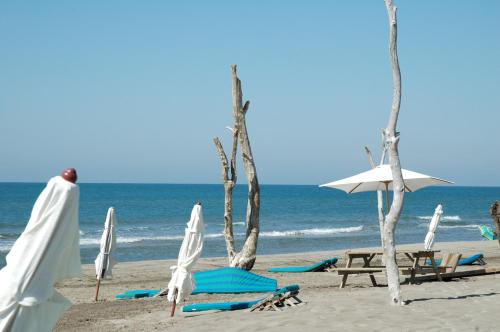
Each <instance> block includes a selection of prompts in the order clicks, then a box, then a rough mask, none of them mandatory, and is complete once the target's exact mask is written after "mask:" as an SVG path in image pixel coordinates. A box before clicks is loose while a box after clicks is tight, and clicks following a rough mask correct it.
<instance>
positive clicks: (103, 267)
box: [95, 207, 116, 301]
mask: <svg viewBox="0 0 500 332" xmlns="http://www.w3.org/2000/svg"><path fill="white" fill-rule="evenodd" d="M115 231H116V217H115V209H114V208H112V207H110V208H109V209H108V214H107V215H106V221H105V222H104V232H103V233H102V237H101V249H100V251H99V254H98V255H97V258H96V259H95V275H96V278H97V287H96V292H95V300H96V301H97V297H98V296H99V286H100V284H101V279H104V278H108V277H109V278H110V277H111V276H112V268H113V265H115V260H114V259H113V256H112V254H113V251H114V250H115V247H116V235H115Z"/></svg>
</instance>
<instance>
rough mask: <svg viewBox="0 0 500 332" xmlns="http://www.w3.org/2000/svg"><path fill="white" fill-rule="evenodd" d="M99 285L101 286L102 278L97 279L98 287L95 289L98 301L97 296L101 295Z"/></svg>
mask: <svg viewBox="0 0 500 332" xmlns="http://www.w3.org/2000/svg"><path fill="white" fill-rule="evenodd" d="M99 286H101V278H99V279H97V287H96V290H95V301H96V302H97V297H98V296H99Z"/></svg>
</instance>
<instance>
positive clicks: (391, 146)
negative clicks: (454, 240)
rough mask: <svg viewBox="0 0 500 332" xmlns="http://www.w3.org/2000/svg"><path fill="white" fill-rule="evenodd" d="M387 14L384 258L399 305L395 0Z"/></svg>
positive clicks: (400, 183) (398, 87) (399, 186)
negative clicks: (388, 193) (390, 85)
mask: <svg viewBox="0 0 500 332" xmlns="http://www.w3.org/2000/svg"><path fill="white" fill-rule="evenodd" d="M385 5H386V8H387V14H388V17H389V26H390V29H389V36H390V43H389V50H390V54H391V62H392V78H393V81H394V91H393V100H392V108H391V115H390V117H389V123H388V124H387V128H386V130H385V140H386V146H387V148H388V151H389V161H390V165H391V171H392V180H393V182H392V186H393V198H392V204H391V208H390V210H389V213H388V214H387V216H386V219H385V226H384V258H385V264H386V271H387V284H388V287H389V294H390V296H391V303H392V304H395V305H403V304H404V302H403V301H402V297H401V288H400V284H399V269H398V265H397V262H396V247H395V232H396V226H397V223H398V220H399V217H400V215H401V210H402V209H403V201H404V182H403V174H402V173H401V164H400V161H399V154H398V143H399V133H397V132H396V124H397V121H398V115H399V109H400V105H401V72H400V70H399V62H398V54H397V21H396V8H395V7H394V6H393V3H392V0H385Z"/></svg>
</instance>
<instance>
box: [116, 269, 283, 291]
mask: <svg viewBox="0 0 500 332" xmlns="http://www.w3.org/2000/svg"><path fill="white" fill-rule="evenodd" d="M193 278H194V284H195V288H194V290H193V292H192V293H191V294H200V293H219V294H220V293H265V292H274V291H276V289H277V288H278V282H277V281H276V279H271V278H267V277H263V276H260V275H258V274H255V273H252V272H248V271H246V270H243V269H239V268H235V267H225V268H221V269H215V270H208V271H201V272H195V273H194V274H193ZM159 292H160V290H159V289H136V290H130V291H126V292H124V293H122V294H118V295H116V298H117V299H138V298H141V297H153V296H155V295H156V294H158V293H159Z"/></svg>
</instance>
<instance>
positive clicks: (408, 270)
mask: <svg viewBox="0 0 500 332" xmlns="http://www.w3.org/2000/svg"><path fill="white" fill-rule="evenodd" d="M448 267H449V266H440V267H438V268H437V269H438V270H439V272H440V273H444V272H445V269H446V268H448ZM385 269H386V268H385V267H384V266H371V267H341V268H337V269H334V270H333V271H337V273H338V274H339V275H341V276H342V281H341V283H340V286H339V288H344V287H345V285H346V282H347V278H348V277H349V275H350V274H365V273H368V274H369V276H370V280H371V282H372V285H373V286H375V287H376V286H378V284H377V280H376V279H375V276H374V275H373V274H374V273H378V272H385ZM398 269H399V271H400V272H401V274H403V275H411V276H412V277H411V279H414V276H415V273H419V274H426V273H435V270H433V269H432V267H429V268H427V267H425V268H417V269H415V268H414V267H413V266H399V267H398ZM416 270H417V271H416ZM411 281H413V280H411Z"/></svg>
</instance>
